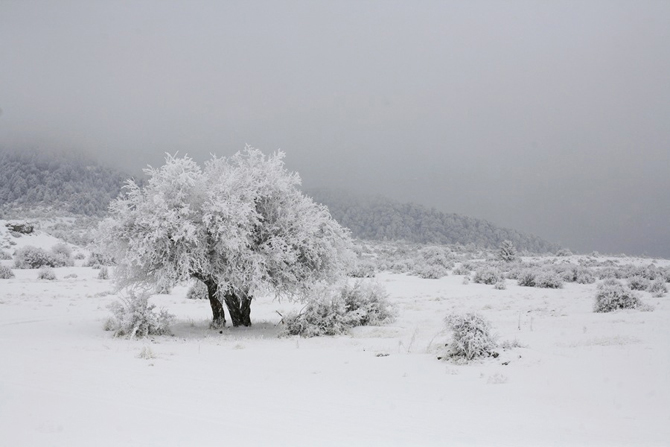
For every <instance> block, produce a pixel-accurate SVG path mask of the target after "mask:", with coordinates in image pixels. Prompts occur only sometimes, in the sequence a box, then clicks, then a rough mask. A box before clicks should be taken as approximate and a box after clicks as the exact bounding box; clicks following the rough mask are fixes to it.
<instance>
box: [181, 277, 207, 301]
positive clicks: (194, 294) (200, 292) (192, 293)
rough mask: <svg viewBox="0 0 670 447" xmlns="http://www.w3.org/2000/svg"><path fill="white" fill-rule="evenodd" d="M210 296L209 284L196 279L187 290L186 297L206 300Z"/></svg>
mask: <svg viewBox="0 0 670 447" xmlns="http://www.w3.org/2000/svg"><path fill="white" fill-rule="evenodd" d="M208 298H209V295H208V294H207V286H206V285H205V283H204V282H202V281H195V282H194V283H193V285H192V286H191V287H189V289H188V292H186V299H189V300H206V299H208Z"/></svg>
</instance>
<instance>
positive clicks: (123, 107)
mask: <svg viewBox="0 0 670 447" xmlns="http://www.w3.org/2000/svg"><path fill="white" fill-rule="evenodd" d="M0 109H1V114H0V146H4V147H21V146H22V145H23V146H40V147H43V148H49V147H75V148H79V149H85V150H90V151H93V152H95V153H96V154H99V156H100V158H101V160H102V161H104V162H112V163H115V164H116V165H118V166H120V167H122V168H124V169H127V170H134V171H137V170H139V169H140V168H141V167H144V166H145V165H146V164H148V163H151V164H153V165H157V164H160V163H161V162H162V160H163V156H164V155H163V154H164V153H165V152H170V153H174V152H176V151H179V152H180V153H181V154H184V153H188V154H189V155H191V156H193V157H194V158H196V159H197V160H199V161H202V160H204V159H205V158H206V157H208V154H210V153H216V154H218V155H230V154H232V153H234V152H236V151H238V150H241V149H242V148H243V147H244V145H245V144H246V143H249V144H251V145H252V146H255V147H258V148H260V149H262V150H264V151H266V152H270V151H274V150H276V149H279V148H281V149H282V150H284V151H285V152H286V154H287V159H286V161H287V165H288V167H289V168H290V169H291V170H297V171H298V172H300V174H301V176H302V178H303V181H304V184H305V186H307V187H315V186H330V187H341V188H345V189H349V190H351V191H360V192H365V193H381V194H384V195H386V196H389V197H391V198H395V199H399V200H403V201H413V202H419V203H423V204H426V205H429V206H434V207H436V208H438V209H440V210H443V211H447V212H457V213H460V214H465V215H469V216H473V217H480V218H485V219H488V220H490V221H491V222H493V223H495V224H498V225H501V226H505V227H511V228H515V229H518V230H521V231H525V232H531V233H534V234H537V235H539V236H542V237H544V238H546V239H548V240H550V241H552V242H557V243H561V244H563V245H566V246H568V247H571V248H573V249H576V250H580V251H592V250H599V251H601V252H603V253H619V252H627V253H644V252H646V253H647V254H650V255H665V256H666V257H670V188H669V187H670V2H669V1H667V0H662V1H639V0H638V1H626V2H622V1H615V0H606V1H588V0H584V1H541V0H530V1H501V0H496V1H472V0H468V1H446V0H445V1H439V2H429V1H406V2H392V1H378V2H373V1H352V2H348V1H341V0H338V1H324V2H319V1H304V2H298V1H292V2H291V1H265V2H261V1H239V2H232V1H212V2H204V1H185V2H177V1H162V0H161V1H111V0H109V1H100V2H96V1H91V0H85V1H58V2H55V1H44V2H39V1H7V0H0Z"/></svg>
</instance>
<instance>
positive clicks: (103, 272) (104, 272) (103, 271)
mask: <svg viewBox="0 0 670 447" xmlns="http://www.w3.org/2000/svg"><path fill="white" fill-rule="evenodd" d="M98 279H109V270H108V269H107V266H104V265H103V266H102V267H100V271H99V272H98Z"/></svg>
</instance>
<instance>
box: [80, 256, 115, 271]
mask: <svg viewBox="0 0 670 447" xmlns="http://www.w3.org/2000/svg"><path fill="white" fill-rule="evenodd" d="M103 265H114V260H113V259H112V257H111V256H107V255H104V254H102V253H95V252H91V254H90V255H89V256H88V259H87V260H86V262H85V263H84V267H92V268H100V267H101V266H103Z"/></svg>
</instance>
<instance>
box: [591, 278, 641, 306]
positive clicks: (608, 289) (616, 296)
mask: <svg viewBox="0 0 670 447" xmlns="http://www.w3.org/2000/svg"><path fill="white" fill-rule="evenodd" d="M641 305H642V302H641V301H640V298H639V297H638V296H637V294H636V293H635V292H633V291H632V290H631V289H630V288H628V287H627V286H624V285H623V284H621V283H620V282H618V281H616V280H608V281H606V282H603V283H602V284H600V285H599V286H598V291H597V293H596V302H595V306H594V309H593V310H594V311H595V312H612V311H614V310H619V309H635V308H638V307H640V306H641Z"/></svg>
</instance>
